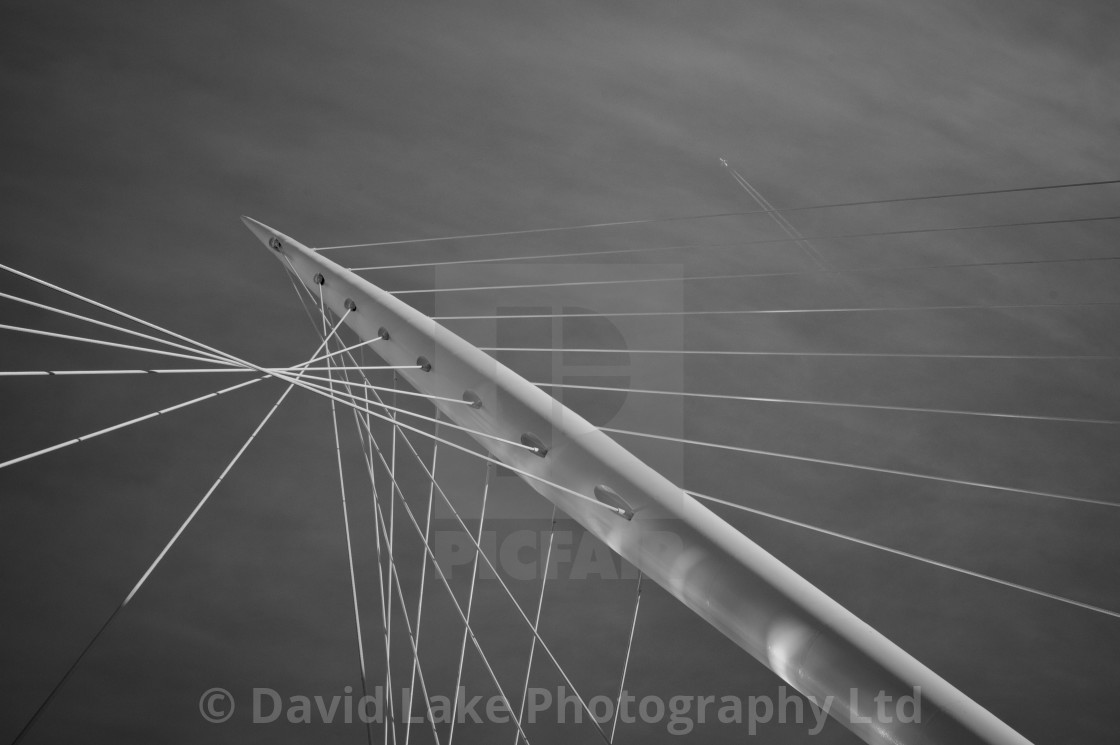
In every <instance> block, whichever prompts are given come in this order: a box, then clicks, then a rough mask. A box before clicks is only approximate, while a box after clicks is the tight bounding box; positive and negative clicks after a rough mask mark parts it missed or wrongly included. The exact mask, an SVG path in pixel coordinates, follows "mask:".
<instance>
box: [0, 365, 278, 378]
mask: <svg viewBox="0 0 1120 745" xmlns="http://www.w3.org/2000/svg"><path fill="white" fill-rule="evenodd" d="M251 372H256V370H253V369H252V368H248V367H182V368H175V369H166V368H164V369H153V370H141V369H134V370H2V371H0V378H22V377H45V376H53V375H57V376H59V377H65V376H74V375H173V374H179V373H251Z"/></svg>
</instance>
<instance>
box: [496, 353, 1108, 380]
mask: <svg viewBox="0 0 1120 745" xmlns="http://www.w3.org/2000/svg"><path fill="white" fill-rule="evenodd" d="M479 349H481V350H482V351H483V352H538V353H539V352H550V353H554V352H580V353H584V352H602V353H604V354H682V355H683V354H701V355H713V356H717V355H723V356H729V357H884V358H902V359H906V358H915V359H937V360H945V359H947V360H958V359H960V360H1118V359H1120V356H1117V355H1111V354H1041V355H1040V354H929V353H924V352H771V351H752V350H727V349H602V348H597V347H592V348H586V349H569V348H560V349H556V348H553V347H479ZM538 385H544V384H543V383H539V384H538Z"/></svg>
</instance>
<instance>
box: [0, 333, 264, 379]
mask: <svg viewBox="0 0 1120 745" xmlns="http://www.w3.org/2000/svg"><path fill="white" fill-rule="evenodd" d="M0 330H3V331H16V332H19V333H22V334H34V335H35V336H48V337H51V338H52V339H65V340H67V341H80V342H84V343H86V344H97V345H99V346H102V347H114V348H116V349H128V350H130V351H133V352H148V353H149V354H160V355H163V356H164V357H178V358H179V359H183V360H194V361H196V362H208V363H210V364H213V363H215V362H217V363H219V364H223V365H230V366H238V365H237V363H234V362H226V361H225V360H214V359H212V358H210V357H202V356H200V355H197V354H183V353H182V352H172V351H171V350H169V349H152V348H151V347H138V346H136V345H134V344H122V343H121V342H116V341H105V340H104V339H93V338H90V337H86V336H74V335H73V334H62V333H59V332H57V331H44V330H42V329H31V328H26V327H24V326H11V325H9V324H6V323H0ZM258 372H262V371H258Z"/></svg>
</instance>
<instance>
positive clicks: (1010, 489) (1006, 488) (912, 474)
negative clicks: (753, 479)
mask: <svg viewBox="0 0 1120 745" xmlns="http://www.w3.org/2000/svg"><path fill="white" fill-rule="evenodd" d="M599 429H600V431H602V432H608V433H612V434H618V435H629V436H631V437H645V438H650V439H654V440H665V441H667V442H676V443H679V444H681V445H695V446H698V447H709V448H718V449H720V450H732V451H735V452H739V453H748V454H750V455H765V456H769V457H772V458H784V459H786V460H795V461H799V462H802V463H818V464H820V465H825V466H837V467H840V468H853V469H856V470H859V471H872V472H874V473H885V474H888V475H891V476H906V477H908V478H914V479H924V480H926V481H937V482H940V483H943V484H957V485H960V486H973V487H977V488H980V489H992V490H994V491H1002V492H1010V493H1014V494H1027V495H1030V496H1035V497H1046V498H1048V499H1062V500H1066V501H1069V502H1082V503H1085V504H1095V505H1098V506H1101V507H1113V508H1116V507H1120V504H1117V503H1115V502H1106V501H1104V500H1102V499H1090V498H1089V497H1075V496H1071V495H1069V494H1056V493H1054V492H1046V491H1036V490H1033V489H1020V488H1018V487H1014V486H1003V485H1000V484H989V483H985V482H983V481H968V480H966V479H954V478H949V477H947V476H934V475H933V474H929V473H917V472H915V471H902V470H899V469H895V468H880V467H879V466H868V465H861V464H858V463H848V462H847V461H840V460H828V459H826V458H812V457H809V456H806V455H793V454H791V453H778V452H774V451H772V450H758V449H756V448H747V447H740V446H737V445H724V444H722V443H718V442H705V441H703V440H688V439H685V438H683V437H670V436H668V435H655V434H650V433H648V432H633V431H631V430H627V429H615V428H613V427H600V428H599Z"/></svg>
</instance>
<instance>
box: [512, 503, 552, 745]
mask: <svg viewBox="0 0 1120 745" xmlns="http://www.w3.org/2000/svg"><path fill="white" fill-rule="evenodd" d="M555 539H556V505H555V504H553V505H552V520H551V521H550V522H549V527H548V550H547V551H546V552H545V556H544V571H543V572H542V573H541V590H540V593H539V594H538V595H537V613H536V615H535V616H534V617H533V638H532V639H531V640H530V642H529V661H528V662H527V663H526V665H525V683H524V685H522V687H521V705H520V706H519V707H518V709H517V722H518V723H519V724H520V723H521V721H522V717H524V716H525V701H526V700H527V699H528V698H529V677H530V675H531V674H532V672H533V654H534V653H535V652H536V651H537V635H538V633H539V632H540V626H541V609H542V608H544V590H545V587H546V586H547V585H548V572H549V569H550V567H551V565H552V544H553V543H554V542H555ZM520 735H521V733H520V731H519V732H518V733H517V734H516V735H514V737H513V745H517V743H518V742H520ZM525 742H526V745H528V742H529V741H528V740H526V741H525Z"/></svg>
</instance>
